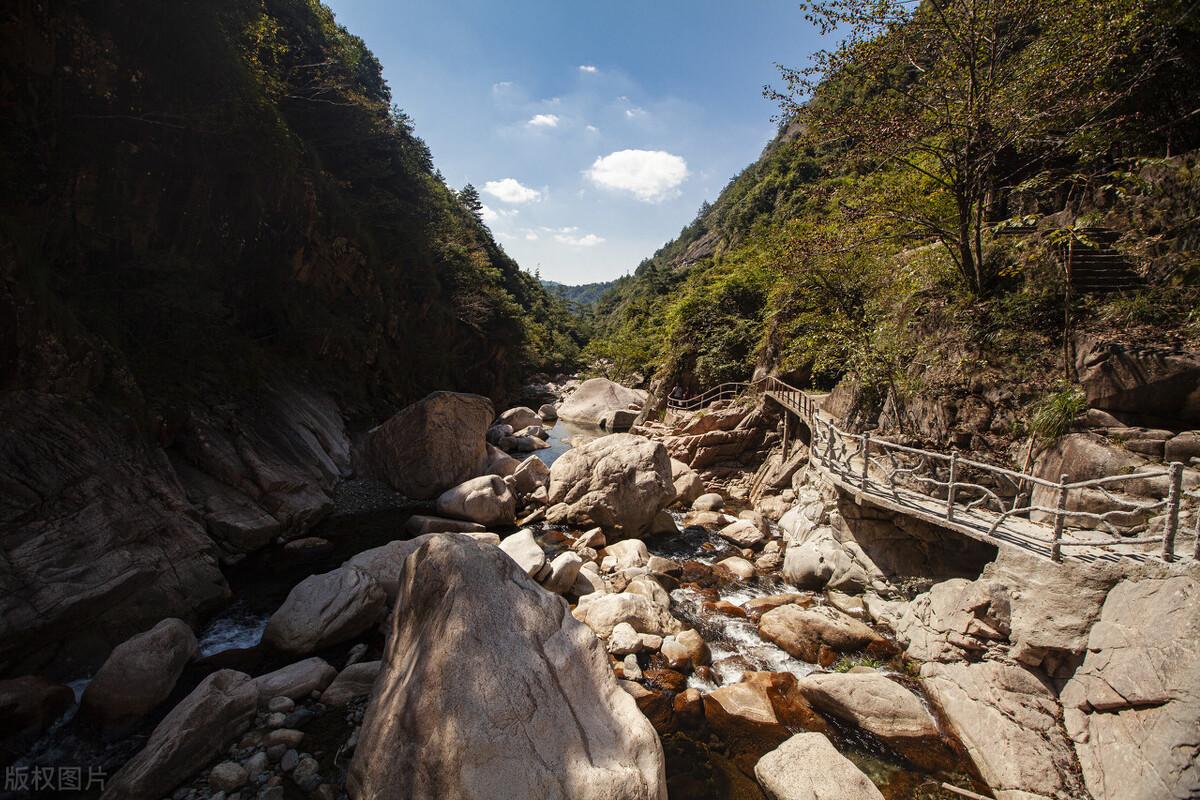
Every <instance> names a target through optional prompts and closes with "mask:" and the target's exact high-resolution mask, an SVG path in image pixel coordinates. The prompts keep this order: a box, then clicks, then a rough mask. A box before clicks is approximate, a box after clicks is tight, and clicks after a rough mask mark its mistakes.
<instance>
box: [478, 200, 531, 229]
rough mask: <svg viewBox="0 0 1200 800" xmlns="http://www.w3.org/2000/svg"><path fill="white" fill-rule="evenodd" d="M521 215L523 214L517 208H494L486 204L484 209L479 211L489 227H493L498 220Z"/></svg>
mask: <svg viewBox="0 0 1200 800" xmlns="http://www.w3.org/2000/svg"><path fill="white" fill-rule="evenodd" d="M520 213H521V212H520V211H519V210H517V209H515V208H492V207H490V206H489V205H487V204H486V203H485V204H484V206H483V208H481V209H480V210H479V215H480V216H481V217H482V218H483V221H484V222H486V223H487V224H488V225H491V224H492V223H493V222H495V221H496V220H500V219H505V218H508V217H515V216H517V214H520Z"/></svg>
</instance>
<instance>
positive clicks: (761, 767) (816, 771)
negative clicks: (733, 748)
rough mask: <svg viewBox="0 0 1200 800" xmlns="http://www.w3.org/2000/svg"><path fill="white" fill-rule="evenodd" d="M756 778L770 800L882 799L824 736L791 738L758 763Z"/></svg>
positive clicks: (869, 781)
mask: <svg viewBox="0 0 1200 800" xmlns="http://www.w3.org/2000/svg"><path fill="white" fill-rule="evenodd" d="M754 777H755V778H757V779H758V783H759V785H760V786H761V787H762V789H763V791H764V792H766V794H767V797H768V798H770V800H883V794H882V793H880V791H879V789H877V788H876V787H875V784H873V783H871V779H870V778H868V777H867V776H866V775H864V774H863V773H862V771H861V770H859V768H858V767H856V766H854V764H852V763H851V762H850V759H848V758H846V757H845V756H843V755H842V754H841V753H839V752H838V751H837V750H836V749H835V748H834V746H833V745H832V744H830V742H829V739H828V737H826V736H825V734H823V733H797V734H796V735H795V736H792V737H791V738H790V739H788V740H787V741H786V742H784V743H783V744H781V745H779V747H777V748H775V749H774V750H772V751H771V752H769V753H767V754H766V755H765V756H763V757H762V758H760V759H759V760H758V763H757V764H755V765H754Z"/></svg>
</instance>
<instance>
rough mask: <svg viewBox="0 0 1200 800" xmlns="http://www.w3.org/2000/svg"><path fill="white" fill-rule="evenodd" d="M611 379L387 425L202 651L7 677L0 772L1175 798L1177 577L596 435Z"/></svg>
mask: <svg viewBox="0 0 1200 800" xmlns="http://www.w3.org/2000/svg"><path fill="white" fill-rule="evenodd" d="M620 389H621V387H616V388H614V387H613V386H612V385H607V382H602V383H597V382H594V381H588V382H585V383H583V384H582V385H579V384H578V382H570V383H565V385H557V386H553V387H550V391H551V392H552V393H553V396H554V397H556V398H557V399H556V400H555V401H554V402H552V403H545V404H540V407H539V408H538V409H537V410H536V411H535V410H533V408H531V407H517V408H513V409H509V410H507V411H505V412H504V413H502V414H499V415H496V414H495V413H494V411H493V410H492V409H491V408H490V404H489V403H487V401H485V400H483V399H482V398H474V397H473V396H465V395H454V394H449V393H437V394H435V395H431V396H430V397H429V398H426V399H425V400H424V401H421V403H418V404H416V405H415V406H414V407H410V408H409V409H406V410H405V411H403V412H401V413H400V414H398V415H397V416H396V417H395V418H393V419H392V420H390V421H389V422H388V423H385V424H384V425H383V426H380V428H378V429H376V430H374V431H372V432H370V433H368V434H366V436H365V438H364V439H363V441H362V442H361V443H360V445H359V446H358V451H357V453H356V454H355V467H356V474H355V475H354V476H353V477H350V478H348V479H346V480H343V481H341V482H340V483H339V484H338V485H337V486H336V488H334V489H332V490H331V492H332V499H333V509H332V513H330V514H328V515H327V516H325V517H324V519H323V520H321V521H320V522H319V523H317V524H316V525H314V526H312V527H311V528H310V529H308V530H307V531H305V532H304V535H303V536H299V537H292V538H288V539H287V540H286V541H285V540H282V539H281V540H280V541H278V542H277V543H276V544H275V545H273V546H270V547H267V548H265V549H261V550H258V551H256V552H254V553H252V554H249V555H248V556H246V557H245V558H242V559H239V560H238V563H237V564H236V565H233V566H231V567H229V568H228V569H227V579H228V582H229V584H230V586H231V587H232V594H233V597H234V598H235V599H234V601H233V602H232V604H230V605H228V606H227V607H226V608H224V609H223V610H221V611H220V612H218V613H217V614H216V615H214V616H211V617H210V618H209V619H208V620H207V621H206V622H205V623H204V624H203V625H200V626H198V627H197V629H196V633H193V630H192V628H191V627H190V626H189V625H188V624H186V623H185V622H184V621H181V620H177V619H167V620H164V621H162V622H160V623H158V624H157V625H156V626H154V627H152V628H149V629H147V630H145V631H143V632H142V633H139V634H137V635H136V636H134V637H133V638H132V639H130V640H128V641H126V642H125V643H124V644H122V645H120V646H119V647H117V648H116V649H115V650H113V651H112V653H111V654H110V655H109V656H108V658H107V659H106V660H105V661H104V662H103V664H102V666H100V667H99V669H98V670H96V671H95V672H94V673H90V674H88V675H86V676H85V675H80V676H77V678H78V680H76V681H75V682H74V689H75V691H74V692H72V690H71V688H67V687H63V686H61V685H60V684H57V683H55V682H53V681H50V680H47V679H45V678H40V677H36V676H30V677H28V678H21V679H17V680H15V681H7V682H3V683H2V684H0V686H2V689H3V692H2V695H3V696H2V697H0V700H2V701H3V708H4V709H5V711H4V713H5V714H6V715H7V718H8V719H11V720H14V722H15V723H19V724H20V725H21V728H20V729H18V728H14V729H13V730H21V731H22V734H21V735H20V736H18V737H10V738H9V739H8V740H7V744H8V746H9V747H10V748H11V749H10V751H9V756H8V758H7V761H8V762H9V768H10V770H17V771H18V772H17V773H14V774H20V775H24V776H27V777H32V776H33V775H35V774H39V772H38V770H42V772H43V774H45V775H54V776H55V780H60V779H61V775H62V774H63V773H62V770H63V769H74V768H75V767H82V769H83V770H84V774H86V773H87V771H88V770H91V771H93V772H94V773H95V774H96V775H97V776H101V775H102V776H103V777H104V779H105V781H106V786H107V788H106V789H105V790H104V792H103V796H104V797H113V798H118V797H120V798H124V797H131V798H136V797H146V798H159V797H164V796H171V797H173V798H177V800H189V799H194V800H201V799H202V798H220V800H248V798H272V799H274V798H285V797H316V798H331V799H332V798H338V797H343V796H350V797H353V798H358V797H364V798H365V797H513V798H525V797H534V796H542V795H547V796H551V797H597V798H601V797H604V798H609V797H629V798H660V797H664V796H666V795H667V794H669V795H670V796H671V797H672V798H689V797H696V798H700V797H705V798H709V797H712V798H759V797H769V798H776V799H785V800H791V799H792V798H827V797H828V798H832V797H844V798H857V797H864V798H874V797H881V796H882V797H887V798H897V799H899V798H935V797H955V796H961V795H957V794H954V793H952V792H951V790H949V789H946V788H943V787H942V784H945V785H948V786H954V787H958V788H959V789H961V790H965V791H969V792H975V793H978V794H981V795H983V796H987V795H989V794H990V795H992V796H995V797H997V798H1017V797H1021V798H1031V797H1051V798H1063V799H1064V800H1065V798H1073V797H1082V796H1086V794H1087V793H1091V794H1092V795H1093V796H1095V797H1105V798H1107V797H1143V796H1144V797H1159V796H1177V797H1186V796H1189V795H1188V794H1187V793H1188V792H1190V791H1192V789H1190V788H1188V787H1194V786H1196V784H1197V775H1196V774H1195V767H1194V764H1195V760H1194V757H1195V752H1194V750H1195V745H1194V743H1193V744H1189V742H1190V741H1191V739H1190V738H1189V737H1190V733H1189V731H1194V723H1195V721H1196V720H1197V719H1200V707H1198V704H1200V692H1197V691H1196V686H1195V674H1196V670H1195V669H1194V667H1195V666H1197V664H1198V663H1200V659H1198V657H1197V645H1196V642H1197V640H1198V637H1196V636H1195V634H1196V632H1197V631H1196V630H1195V625H1196V623H1195V615H1194V613H1188V612H1187V609H1189V608H1191V609H1194V608H1195V603H1196V602H1197V597H1196V596H1197V591H1198V589H1197V580H1196V577H1195V575H1194V571H1193V570H1191V568H1189V567H1186V566H1177V567H1173V568H1172V567H1165V566H1164V567H1132V568H1127V567H1123V566H1122V567H1118V566H1113V565H1108V566H1104V567H1087V568H1084V567H1082V566H1077V567H1071V568H1068V567H1061V566H1059V565H1053V564H1050V563H1049V562H1043V561H1040V560H1037V559H1034V558H1033V557H1031V556H1025V555H1022V554H1019V553H1010V552H1007V551H1004V550H1002V551H996V550H995V548H989V547H988V546H986V545H980V544H979V543H974V542H966V543H964V542H963V541H960V540H959V539H958V538H955V537H953V536H952V535H950V534H947V533H945V532H941V531H938V530H936V529H930V528H928V526H926V527H922V526H920V525H915V526H914V525H912V524H909V523H907V522H906V521H904V520H897V519H895V518H892V517H890V516H889V515H888V514H886V513H884V512H882V511H873V510H871V509H870V508H868V507H866V506H859V505H857V504H855V502H854V501H853V499H852V498H847V497H844V496H841V495H840V494H839V493H838V491H837V490H836V489H835V488H834V487H832V486H829V485H826V484H825V483H824V482H823V481H822V479H821V478H820V475H819V474H818V473H816V472H815V471H810V470H808V469H807V468H806V466H805V457H804V453H803V449H802V448H801V449H800V451H799V452H798V453H796V454H793V455H791V456H790V457H789V458H787V459H784V458H782V457H780V454H779V452H778V449H777V443H778V438H779V434H778V431H777V429H776V423H777V420H775V419H773V418H772V417H771V416H770V414H769V413H768V412H766V411H765V410H764V409H755V408H750V407H738V406H733V407H726V408H717V409H714V410H710V411H709V412H708V413H704V414H697V415H691V416H689V417H686V418H681V419H674V420H672V421H671V424H670V425H643V426H640V427H634V432H633V433H618V434H611V433H608V430H611V429H612V428H613V427H627V426H630V425H633V424H634V423H635V422H636V409H635V408H631V406H637V405H639V404H640V401H641V396H640V395H638V394H637V393H631V392H630V390H623V391H620ZM545 399H547V400H549V399H551V398H550V397H546V398H545ZM481 401H482V402H481ZM560 417H561V419H560ZM601 424H603V425H604V426H605V427H604V428H601V427H600V426H601ZM518 426H519V427H518ZM606 429H607V430H606ZM1117 598H1119V602H1118V600H1117ZM1139 615H1149V616H1152V617H1154V618H1155V619H1158V620H1161V624H1160V625H1159V626H1158V627H1157V628H1156V629H1155V630H1145V629H1144V628H1142V627H1138V626H1134V625H1133V624H1132V620H1134V619H1137V618H1138V616H1139ZM1134 727H1140V729H1141V730H1142V731H1143V734H1144V735H1143V736H1142V737H1141V738H1140V739H1139V738H1138V737H1134V736H1133V734H1132V730H1133V728H1134ZM1123 737H1128V738H1127V740H1125V739H1123ZM1135 740H1137V741H1140V742H1141V743H1142V744H1143V745H1144V747H1143V748H1142V749H1140V750H1136V751H1132V752H1133V755H1132V756H1131V755H1130V753H1131V751H1130V750H1129V746H1130V745H1129V744H1128V742H1132V741H1135ZM1189 747H1191V748H1192V751H1188V749H1187V748H1189ZM1188 752H1192V756H1191V758H1192V761H1190V762H1189V761H1188V760H1187V753H1188ZM1130 758H1132V759H1133V760H1132V761H1130ZM1118 764H1127V765H1128V764H1132V766H1130V767H1127V768H1121V769H1118V768H1117V766H1116V765H1118ZM1189 764H1191V766H1189ZM1138 781H1150V782H1152V783H1153V782H1155V781H1157V783H1156V784H1155V785H1158V786H1160V787H1167V788H1169V790H1170V792H1173V793H1174V794H1163V793H1157V794H1156V793H1150V794H1145V793H1143V794H1138V793H1137V792H1136V791H1134V792H1133V793H1126V790H1129V789H1131V787H1134V786H1135V784H1136V782H1138ZM1137 785H1140V784H1137ZM30 786H32V784H30ZM54 788H61V787H53V788H52V787H48V786H45V785H43V786H42V787H41V789H40V790H35V788H30V789H29V791H28V792H24V793H23V792H21V791H17V792H15V793H14V795H13V796H24V795H25V794H32V795H34V796H39V795H44V796H51V795H52V794H54V793H55V792H54ZM84 794H85V795H90V796H101V787H100V786H99V785H95V786H93V787H92V788H91V789H90V790H87V791H85V792H84Z"/></svg>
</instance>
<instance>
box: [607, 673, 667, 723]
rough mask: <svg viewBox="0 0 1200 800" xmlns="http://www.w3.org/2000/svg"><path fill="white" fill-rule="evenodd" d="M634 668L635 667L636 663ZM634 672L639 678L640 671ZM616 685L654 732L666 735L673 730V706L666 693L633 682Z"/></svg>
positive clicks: (625, 681)
mask: <svg viewBox="0 0 1200 800" xmlns="http://www.w3.org/2000/svg"><path fill="white" fill-rule="evenodd" d="M634 666H635V667H636V666H637V664H636V662H635V663H634ZM636 672H637V675H638V677H639V678H640V677H641V670H640V669H639V670H637V671H636ZM617 683H618V684H620V686H621V688H622V689H623V690H625V692H626V693H628V694H629V696H630V697H632V698H633V700H634V702H635V703H637V707H638V711H640V712H642V714H643V715H645V717H646V719H647V720H649V721H650V724H651V725H652V726H654V730H656V731H658V732H659V733H668V732H670V731H671V730H673V729H674V727H675V714H674V708H673V705H674V704H673V703H672V702H671V699H670V698H669V697H667V695H666V693H664V692H660V691H658V690H656V689H651V688H649V687H647V686H643V685H642V684H640V683H636V682H635V681H633V680H619V681H617Z"/></svg>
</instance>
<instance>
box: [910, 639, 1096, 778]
mask: <svg viewBox="0 0 1200 800" xmlns="http://www.w3.org/2000/svg"><path fill="white" fill-rule="evenodd" d="M921 677H922V679H923V680H924V685H925V690H926V692H928V694H929V698H930V700H932V701H933V703H934V704H935V705H936V706H938V708H940V709H941V711H942V714H943V716H944V718H945V720H946V722H947V723H948V725H949V726H950V728H951V730H952V731H953V732H954V733H955V734H956V735H957V736H958V738H959V740H960V741H962V743H963V745H964V746H965V747H966V749H967V754H968V756H970V758H971V761H972V762H973V763H974V764H975V767H976V769H978V770H979V774H980V775H981V776H983V779H984V781H986V782H987V785H988V786H989V787H991V789H992V791H993V792H994V793H995V795H996V797H997V798H999V799H1000V800H1006V799H1008V798H1011V799H1012V800H1018V798H1027V797H1030V796H1037V797H1054V798H1066V797H1079V796H1082V794H1083V792H1082V787H1079V786H1076V785H1075V783H1076V782H1075V779H1074V777H1073V775H1072V763H1073V761H1074V759H1073V757H1072V754H1071V748H1070V744H1069V742H1068V741H1067V739H1066V737H1065V736H1064V735H1063V733H1062V730H1061V725H1062V715H1061V710H1060V708H1059V705H1058V702H1057V700H1056V699H1055V697H1054V693H1053V692H1052V691H1050V689H1048V688H1047V687H1046V686H1045V684H1043V683H1042V681H1040V680H1039V679H1038V678H1037V677H1036V676H1034V675H1033V673H1031V672H1029V671H1028V670H1026V669H1024V668H1023V667H1018V666H1011V665H1007V664H1001V663H998V662H995V661H985V662H981V663H977V664H963V663H956V664H939V663H929V664H925V665H923V666H922V667H921Z"/></svg>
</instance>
